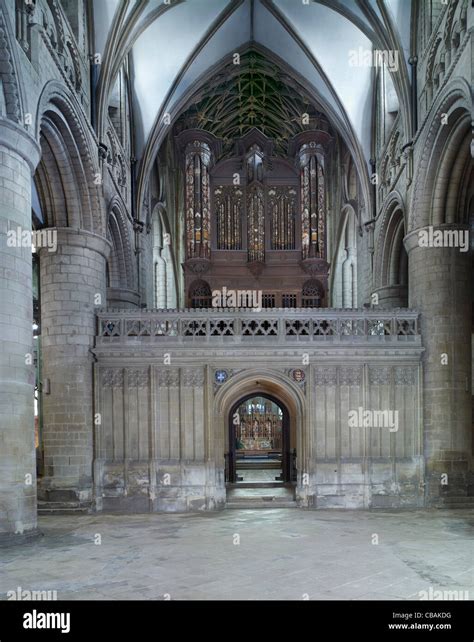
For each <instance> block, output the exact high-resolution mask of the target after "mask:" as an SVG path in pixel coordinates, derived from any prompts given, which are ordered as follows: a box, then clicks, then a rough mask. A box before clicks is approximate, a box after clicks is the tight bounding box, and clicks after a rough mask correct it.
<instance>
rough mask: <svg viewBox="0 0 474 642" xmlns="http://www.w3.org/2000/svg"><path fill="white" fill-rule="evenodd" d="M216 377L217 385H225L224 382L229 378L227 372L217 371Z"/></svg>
mask: <svg viewBox="0 0 474 642" xmlns="http://www.w3.org/2000/svg"><path fill="white" fill-rule="evenodd" d="M214 376H215V379H216V383H224V381H227V377H228V375H227V372H226V370H216V372H215V375H214Z"/></svg>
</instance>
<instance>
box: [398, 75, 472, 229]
mask: <svg viewBox="0 0 474 642" xmlns="http://www.w3.org/2000/svg"><path fill="white" fill-rule="evenodd" d="M471 108H472V92H471V90H470V88H469V85H468V83H467V82H466V81H465V80H463V79H460V78H458V79H456V80H454V81H452V82H451V83H449V84H448V85H447V87H446V89H445V91H444V92H443V94H442V96H441V97H440V98H439V99H438V100H437V101H436V102H435V104H434V105H433V107H432V109H431V112H430V116H429V125H428V126H427V127H426V128H425V132H426V133H425V134H424V136H423V138H422V140H421V141H420V145H419V148H420V149H421V154H420V156H419V158H418V162H417V163H416V167H417V170H416V174H415V177H414V181H413V184H414V189H413V194H412V198H411V202H410V207H409V212H410V218H409V224H408V230H407V232H410V231H412V230H416V229H418V228H420V227H424V226H426V225H430V224H431V225H440V224H450V223H451V224H452V223H462V222H464V223H465V222H466V221H461V220H456V215H457V214H456V206H457V205H459V201H458V200H457V199H458V196H459V193H460V191H461V180H462V176H463V175H465V174H464V172H465V169H466V166H467V165H468V164H469V161H470V158H469V155H470V143H471V134H470V129H471ZM458 211H459V210H458Z"/></svg>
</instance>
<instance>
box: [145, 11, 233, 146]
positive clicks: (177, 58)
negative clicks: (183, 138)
mask: <svg viewBox="0 0 474 642" xmlns="http://www.w3.org/2000/svg"><path fill="white" fill-rule="evenodd" d="M227 4H228V2H227V0H205V2H203V1H202V0H188V1H187V2H185V3H183V4H179V5H176V7H173V8H172V9H171V10H169V11H167V12H166V13H164V14H163V15H162V16H160V18H159V19H158V20H156V21H155V22H153V23H152V25H151V26H150V27H148V29H147V30H146V31H145V32H144V33H143V34H142V35H141V36H140V38H139V39H138V40H137V42H136V43H135V44H134V46H133V49H132V56H133V89H134V96H135V101H136V102H135V110H136V111H138V112H139V119H138V120H139V121H141V125H142V131H141V132H137V142H138V143H139V144H140V143H141V147H143V144H144V141H146V139H147V137H148V135H149V133H150V131H151V129H152V127H153V124H154V121H155V118H156V116H157V114H158V113H159V112H160V109H161V107H162V104H163V100H164V99H165V97H166V95H167V93H168V91H169V90H170V88H171V86H172V84H173V82H174V81H175V79H176V77H177V75H178V74H179V72H180V70H181V69H182V67H183V65H184V64H185V63H186V60H187V59H188V57H189V56H190V54H191V53H192V51H193V49H194V48H195V47H196V45H197V44H198V43H199V42H200V41H201V39H202V38H203V37H204V36H205V34H206V32H207V30H208V29H209V27H210V25H211V24H212V22H213V21H214V20H215V19H216V17H217V15H218V14H219V13H220V12H221V11H222V10H223V9H225V7H226V5H227ZM138 151H139V152H141V149H139V150H138Z"/></svg>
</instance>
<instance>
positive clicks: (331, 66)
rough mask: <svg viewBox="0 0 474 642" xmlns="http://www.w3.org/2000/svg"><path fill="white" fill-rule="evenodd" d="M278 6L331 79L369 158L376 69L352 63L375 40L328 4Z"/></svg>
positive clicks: (278, 0)
mask: <svg viewBox="0 0 474 642" xmlns="http://www.w3.org/2000/svg"><path fill="white" fill-rule="evenodd" d="M275 5H276V6H277V7H278V8H279V9H280V10H281V11H282V13H283V14H284V15H285V16H286V18H287V20H288V21H289V23H290V24H291V25H292V27H293V28H294V30H295V31H296V32H297V33H298V34H299V36H300V38H301V39H302V40H303V41H304V43H305V44H306V46H307V47H308V48H309V49H310V51H311V53H312V55H313V56H314V57H315V58H316V60H317V61H318V62H319V64H320V65H321V67H322V69H323V71H324V73H325V74H326V76H327V77H328V78H329V80H330V82H331V84H332V86H333V87H334V89H335V90H336V92H337V94H338V96H339V98H340V100H341V102H342V104H343V106H344V108H345V110H346V112H347V114H348V116H349V118H350V121H351V123H352V126H353V128H354V131H355V132H356V134H357V136H358V138H359V140H360V142H361V144H362V145H363V148H364V153H365V155H366V158H369V156H370V123H371V117H372V109H371V103H372V82H373V73H372V71H373V70H372V67H371V66H368V65H365V64H360V65H357V66H354V65H351V64H350V56H351V54H352V52H359V51H361V52H367V51H371V50H372V43H371V42H370V40H369V39H368V38H367V37H366V36H365V35H364V34H363V33H362V32H361V31H360V30H359V29H358V28H357V27H356V26H355V25H354V24H352V23H351V22H350V21H349V20H347V19H346V18H343V17H342V16H341V15H340V14H337V13H336V12H335V11H333V10H331V9H328V8H327V7H326V6H323V5H320V4H312V5H302V4H299V3H295V2H294V1H293V0H275ZM299 56H301V53H299ZM358 59H359V58H358V56H357V58H356V60H358ZM361 62H362V60H361Z"/></svg>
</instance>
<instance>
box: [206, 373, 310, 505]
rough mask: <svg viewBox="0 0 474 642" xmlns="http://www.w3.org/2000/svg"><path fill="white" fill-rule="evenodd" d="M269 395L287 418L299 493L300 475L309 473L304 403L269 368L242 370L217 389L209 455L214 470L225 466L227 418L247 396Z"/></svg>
mask: <svg viewBox="0 0 474 642" xmlns="http://www.w3.org/2000/svg"><path fill="white" fill-rule="evenodd" d="M251 393H255V395H256V396H258V395H259V394H265V393H266V394H269V395H272V396H273V397H275V398H276V399H278V400H280V401H281V402H282V403H283V404H284V405H285V407H286V408H287V409H288V412H289V414H290V448H296V453H297V461H298V465H297V472H298V477H297V480H298V481H297V485H298V487H299V488H300V492H299V493H298V492H297V494H300V495H303V494H304V492H303V490H304V489H303V490H301V485H302V480H301V476H302V473H303V471H305V470H309V467H308V465H309V462H308V457H309V452H310V445H309V443H308V439H309V437H308V435H309V434H310V430H309V426H308V425H307V424H308V421H309V418H308V416H307V410H306V399H305V396H304V393H303V390H302V388H300V387H299V386H298V385H297V384H296V383H295V382H294V381H293V380H292V379H290V378H289V377H288V376H287V374H286V373H285V372H282V371H278V370H273V369H270V368H251V369H246V370H243V371H242V372H239V373H237V374H235V375H234V376H233V377H231V378H230V379H229V380H228V381H227V382H226V383H225V384H223V385H222V386H221V388H219V390H218V391H217V394H216V395H215V397H214V404H213V430H212V432H211V435H212V436H213V439H212V441H211V443H210V455H211V456H212V455H214V457H215V461H216V466H217V467H220V466H222V465H223V462H224V455H225V453H226V452H227V450H228V445H229V443H228V439H229V435H228V423H227V422H228V417H229V413H230V411H231V409H232V407H233V405H234V404H235V403H236V402H237V401H238V400H239V399H241V398H243V397H245V396H246V395H248V394H251Z"/></svg>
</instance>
